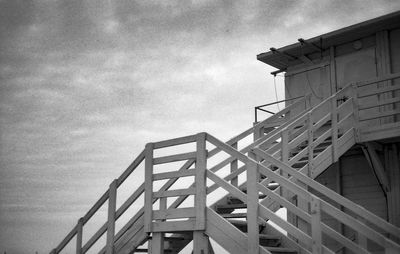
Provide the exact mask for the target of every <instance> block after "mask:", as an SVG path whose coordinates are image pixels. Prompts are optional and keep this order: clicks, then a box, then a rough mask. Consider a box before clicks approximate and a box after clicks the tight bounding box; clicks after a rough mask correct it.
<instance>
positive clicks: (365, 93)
mask: <svg viewBox="0 0 400 254" xmlns="http://www.w3.org/2000/svg"><path fill="white" fill-rule="evenodd" d="M399 89H400V85H392V86H386V87H380V88H375V89H368V90H364V91H359V92H358V98H364V97H368V96H374V95H378V94H381V93H387V92H390V91H395V90H399Z"/></svg>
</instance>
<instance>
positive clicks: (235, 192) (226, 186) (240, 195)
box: [207, 171, 247, 203]
mask: <svg viewBox="0 0 400 254" xmlns="http://www.w3.org/2000/svg"><path fill="white" fill-rule="evenodd" d="M207 177H208V178H209V179H210V180H211V181H213V182H214V183H216V184H218V185H219V186H220V187H221V188H223V189H225V190H226V191H228V192H229V193H230V194H231V195H233V196H234V197H236V198H238V199H240V200H241V201H242V202H244V203H246V201H247V196H246V195H245V194H244V193H243V192H242V191H241V190H239V189H238V188H237V187H235V186H233V185H231V184H230V183H228V182H227V181H225V180H223V179H221V178H220V177H219V176H217V175H216V174H215V173H213V172H211V171H207Z"/></svg>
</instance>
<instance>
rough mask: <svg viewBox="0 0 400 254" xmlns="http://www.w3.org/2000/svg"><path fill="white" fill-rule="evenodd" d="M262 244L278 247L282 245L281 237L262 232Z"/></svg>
mask: <svg viewBox="0 0 400 254" xmlns="http://www.w3.org/2000/svg"><path fill="white" fill-rule="evenodd" d="M260 245H262V246H268V247H278V246H280V245H281V237H279V236H276V235H266V234H260Z"/></svg>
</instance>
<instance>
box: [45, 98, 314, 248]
mask: <svg viewBox="0 0 400 254" xmlns="http://www.w3.org/2000/svg"><path fill="white" fill-rule="evenodd" d="M308 99H309V96H304V97H303V98H301V99H299V100H298V101H297V102H295V103H293V104H291V105H290V106H288V107H286V108H284V109H282V110H281V111H279V112H278V113H276V114H275V115H273V116H271V117H270V118H267V119H265V120H263V121H261V122H259V123H257V124H255V125H254V126H253V127H251V128H249V129H247V130H245V131H244V132H242V133H240V134H239V135H237V136H235V137H233V138H231V139H230V140H228V141H227V142H226V143H227V144H229V145H230V146H232V147H238V146H239V142H241V141H243V140H245V139H246V138H248V137H249V136H253V135H254V136H260V133H264V132H266V131H271V130H273V129H274V128H276V127H277V126H279V125H280V124H282V123H283V122H284V120H285V121H288V120H291V119H293V118H294V117H295V116H296V115H295V114H293V113H292V114H291V111H292V110H294V109H296V110H297V109H298V108H302V107H304V109H306V108H307V107H309V104H308ZM303 112H304V111H303ZM191 137H192V136H188V137H182V138H177V139H172V140H166V141H162V142H159V146H160V147H161V146H165V147H168V146H169V145H168V144H173V143H179V142H182V143H184V141H185V140H187V139H190V138H191ZM258 142H260V141H258ZM256 144H257V142H256V143H251V144H250V145H247V146H245V147H244V148H243V149H242V151H248V150H249V149H251V148H252V147H254V145H256ZM220 152H221V149H219V148H215V149H212V150H211V151H209V153H208V156H209V157H213V156H215V155H218V153H220ZM145 155H146V153H145V150H143V151H142V152H141V153H140V154H139V156H138V157H137V158H136V159H135V160H134V161H133V162H132V164H131V165H130V166H129V167H128V168H127V169H126V170H125V171H124V172H123V173H122V175H121V176H120V177H119V178H118V179H115V180H114V181H113V182H112V183H111V184H110V188H109V189H108V190H107V191H106V192H105V193H104V194H103V195H102V196H101V197H100V199H99V200H98V201H97V202H96V203H95V204H94V205H93V206H92V207H91V208H90V209H89V211H88V212H87V213H86V214H85V215H84V216H83V217H82V218H80V219H79V220H78V222H77V224H76V225H75V226H74V227H73V229H72V230H71V231H70V232H69V233H68V234H67V235H66V237H65V238H64V239H63V240H62V241H61V242H60V243H59V244H58V245H57V247H56V248H54V249H53V250H52V251H51V253H52V254H58V253H60V252H61V251H62V250H63V249H64V248H65V247H66V246H67V245H68V244H69V243H70V242H71V241H72V240H73V239H74V237H76V253H79V254H84V253H86V252H87V251H89V249H90V248H91V247H92V246H93V245H94V244H95V243H96V242H97V241H98V240H99V239H100V238H101V237H102V236H103V235H104V234H105V233H107V240H106V246H105V247H104V248H103V249H102V250H101V251H100V253H112V251H113V248H112V246H114V245H115V244H116V243H118V242H121V243H122V244H124V239H123V236H124V235H125V234H126V233H127V232H128V230H129V229H130V228H131V227H132V226H133V225H135V223H137V222H139V221H140V220H141V219H142V218H143V215H144V209H143V208H142V209H140V210H139V211H137V213H136V214H135V215H134V216H133V217H132V218H130V220H129V221H128V222H127V223H126V224H125V225H124V226H123V227H122V228H121V229H120V230H119V231H118V233H116V234H115V223H116V221H117V220H118V219H119V218H120V217H121V216H122V215H123V214H124V213H125V212H126V211H127V210H128V209H129V208H130V207H131V206H132V205H134V204H135V202H137V201H138V199H139V197H141V196H142V195H143V194H144V192H145V183H143V184H141V185H140V186H139V187H138V188H136V190H135V191H134V192H133V193H132V194H131V195H130V196H129V198H128V199H127V200H126V201H125V202H124V203H123V204H122V205H121V206H120V207H119V208H118V209H116V196H117V190H118V188H119V187H120V186H121V185H122V184H123V183H124V181H125V180H126V179H127V178H128V177H130V176H131V175H132V173H134V172H136V171H135V170H136V169H137V168H138V167H139V165H140V164H143V162H144V161H145V157H146V156H145ZM194 163H195V160H194V159H189V160H187V161H186V162H185V164H184V165H183V166H182V167H181V168H180V169H179V171H186V170H187V169H188V168H190V167H191V166H192V165H193V164H194ZM228 164H230V165H231V168H232V172H234V174H235V173H236V171H242V172H243V171H244V168H243V167H241V168H240V169H237V167H235V164H236V163H235V159H233V158H228V159H226V160H224V161H222V162H221V163H219V164H218V165H216V166H215V167H214V171H218V170H219V169H221V168H223V167H224V166H226V165H228ZM234 174H232V175H230V176H229V177H228V178H230V180H231V181H232V182H233V183H234V182H237V176H235V175H234ZM177 180H178V178H171V179H169V180H168V181H167V182H166V183H165V184H164V185H163V186H162V187H161V188H160V191H166V190H168V189H169V188H170V187H171V186H173V185H174V183H175V182H176V181H177ZM186 197H187V196H186ZM186 197H185V196H183V197H180V198H178V200H177V201H176V202H175V203H174V204H173V205H172V207H174V206H175V207H176V206H178V205H180V204H181V203H182V202H183V201H184V200H185V199H186ZM158 199H159V198H157V197H156V198H154V199H153V201H152V202H153V203H155V202H156V201H158ZM107 201H108V219H107V222H106V223H104V224H103V225H102V226H101V227H100V228H99V229H98V230H97V231H96V232H95V233H94V234H93V235H92V236H91V237H90V238H89V240H88V241H87V242H86V243H83V228H84V226H85V224H87V223H88V221H89V220H90V219H91V218H92V217H93V216H94V215H95V214H96V212H98V211H99V209H100V208H101V207H102V206H103V205H104V204H105V203H106V202H107Z"/></svg>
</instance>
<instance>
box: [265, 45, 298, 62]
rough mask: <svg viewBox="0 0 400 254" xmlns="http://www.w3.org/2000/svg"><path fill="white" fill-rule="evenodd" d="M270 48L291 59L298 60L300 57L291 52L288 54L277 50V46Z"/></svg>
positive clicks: (273, 51)
mask: <svg viewBox="0 0 400 254" xmlns="http://www.w3.org/2000/svg"><path fill="white" fill-rule="evenodd" d="M270 50H271V51H272V53H275V54H280V55H283V56H285V57H286V58H288V59H289V60H297V59H298V57H296V56H292V55H291V54H288V53H286V52H281V51H279V50H277V49H276V48H270Z"/></svg>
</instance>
